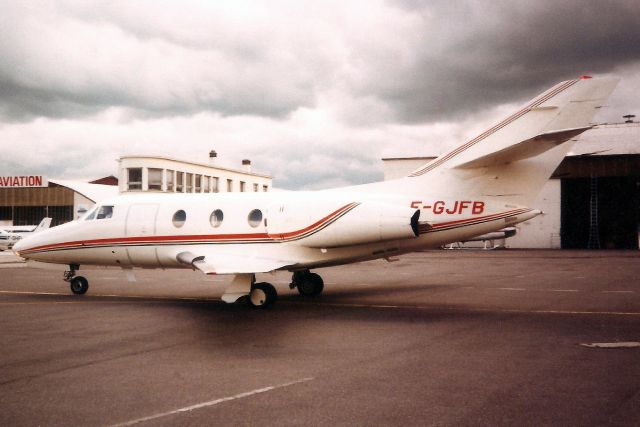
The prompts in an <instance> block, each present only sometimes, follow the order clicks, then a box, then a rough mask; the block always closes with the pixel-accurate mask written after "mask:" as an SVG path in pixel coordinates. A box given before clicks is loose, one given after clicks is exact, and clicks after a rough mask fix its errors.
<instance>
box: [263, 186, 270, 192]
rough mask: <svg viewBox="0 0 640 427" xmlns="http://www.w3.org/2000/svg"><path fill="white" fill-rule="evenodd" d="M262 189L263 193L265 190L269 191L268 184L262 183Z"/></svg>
mask: <svg viewBox="0 0 640 427" xmlns="http://www.w3.org/2000/svg"><path fill="white" fill-rule="evenodd" d="M262 191H264V192H265V193H266V192H267V191H269V186H268V185H263V186H262Z"/></svg>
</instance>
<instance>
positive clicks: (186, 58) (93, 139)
mask: <svg viewBox="0 0 640 427" xmlns="http://www.w3.org/2000/svg"><path fill="white" fill-rule="evenodd" d="M0 11H1V13H0V147H1V151H0V153H1V157H0V166H1V167H2V172H0V175H9V174H27V173H29V174H44V175H46V176H48V177H52V178H53V177H57V178H67V179H71V178H78V179H89V178H98V177H102V176H105V175H110V174H115V173H116V171H117V164H116V162H115V159H117V158H118V157H119V156H121V155H126V154H159V155H168V156H171V157H178V158H182V159H188V160H195V161H202V162H206V161H207V155H208V152H209V150H211V149H215V150H216V151H217V152H218V154H219V156H220V159H221V163H225V164H227V165H229V166H233V167H239V165H240V161H241V160H242V159H243V158H249V159H251V160H252V161H253V165H254V170H256V171H259V172H265V173H270V174H271V175H273V176H274V178H275V181H274V184H275V185H276V186H278V187H281V188H289V189H301V188H306V189H316V188H327V187H331V186H337V185H342V184H351V183H363V182H370V181H374V180H377V179H381V177H382V164H381V161H380V158H382V157H395V156H421V155H432V154H439V153H440V152H442V151H443V150H445V149H447V148H450V147H451V146H452V145H455V144H458V143H461V142H464V140H465V138H468V137H471V136H473V135H474V134H476V133H478V132H480V131H482V130H483V129H484V128H486V127H487V126H488V125H490V124H491V122H493V121H495V120H497V119H499V118H500V117H501V116H504V115H505V114H508V113H509V112H510V110H512V109H514V108H516V107H517V106H518V105H519V104H522V103H523V102H525V101H526V100H528V99H530V98H532V97H534V96H535V95H536V94H538V93H539V92H541V91H543V90H544V89H546V88H547V87H549V86H551V85H553V84H555V83H557V82H559V81H561V80H566V79H570V78H575V77H577V76H580V75H583V74H589V75H594V76H599V75H616V76H619V77H621V78H622V81H621V83H620V85H619V86H618V89H617V90H616V92H615V93H614V95H613V96H612V98H611V99H610V105H609V106H608V108H606V109H604V110H603V111H602V112H601V113H600V115H599V116H598V117H597V119H598V120H599V121H603V122H605V121H606V122H616V121H620V120H621V116H622V115H623V114H626V113H636V114H638V116H639V117H640V100H639V95H640V25H638V23H639V22H640V4H639V3H638V1H637V0H628V1H606V0H599V1H591V0H573V1H562V0H550V1H546V0H536V1H501V0H494V1H490V2H488V1H453V0H442V1H439V0H424V1H421V0H406V1H375V0H366V1H344V0H340V1H331V0H327V1H321V2H301V1H295V0H294V1H277V0H269V1H266V0H265V1H241V0H232V1H231V0H230V1H224V0H218V1H214V0H210V1H204V0H202V1H185V0H181V1H158V0H149V1H144V0H136V1H130V0H124V1H103V2H89V1H17V0H15V1H11V0H0Z"/></svg>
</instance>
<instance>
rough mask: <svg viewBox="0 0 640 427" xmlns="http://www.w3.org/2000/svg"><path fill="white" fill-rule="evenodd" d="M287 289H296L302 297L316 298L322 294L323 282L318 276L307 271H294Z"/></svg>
mask: <svg viewBox="0 0 640 427" xmlns="http://www.w3.org/2000/svg"><path fill="white" fill-rule="evenodd" d="M289 288H291V289H293V288H298V292H299V293H300V295H302V296H305V297H316V296H318V295H320V294H321V293H322V290H323V289H324V281H323V280H322V277H320V276H319V275H318V274H316V273H311V272H310V271H309V270H304V271H296V272H294V273H293V277H292V278H291V284H290V285H289Z"/></svg>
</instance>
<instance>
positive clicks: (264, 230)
mask: <svg viewBox="0 0 640 427" xmlns="http://www.w3.org/2000/svg"><path fill="white" fill-rule="evenodd" d="M616 84H617V80H613V79H590V78H586V77H582V78H579V79H575V80H570V81H566V82H562V83H560V84H558V85H556V86H554V87H553V88H551V89H549V90H548V91H546V92H545V93H543V94H541V95H540V96H538V97H536V98H535V99H534V100H532V101H531V102H529V103H527V104H526V105H525V106H523V107H522V108H521V109H519V110H518V111H517V112H515V113H514V114H512V115H511V116H509V117H507V118H506V119H504V120H503V121H501V122H500V123H498V124H496V125H495V126H493V127H492V128H490V129H488V130H487V131H485V132H483V133H482V134H480V135H479V136H477V137H476V138H474V139H472V140H470V141H468V142H466V143H465V144H463V145H461V146H460V147H457V148H456V149H454V150H452V151H450V152H448V153H446V154H444V155H443V156H441V157H439V158H437V159H435V160H433V161H432V162H430V163H428V164H425V165H424V166H422V167H420V168H419V169H417V170H416V171H414V172H413V173H411V174H410V175H409V176H407V177H405V178H401V179H397V180H392V181H385V182H378V183H373V184H366V185H361V186H353V187H346V188H339V189H333V190H324V191H302V192H271V193H217V194H124V195H121V196H119V197H115V198H113V199H109V200H102V201H101V202H100V203H98V204H97V205H96V206H95V207H94V208H93V209H92V210H91V211H89V212H88V213H87V214H86V215H85V216H84V217H83V218H81V219H79V220H77V221H73V222H71V223H68V224H64V225H61V226H58V227H53V228H51V229H49V230H44V231H42V232H40V233H37V234H34V235H33V236H30V237H28V238H25V239H23V240H22V241H20V242H19V243H18V244H16V246H15V247H14V249H15V250H16V251H17V252H19V254H20V255H21V256H23V257H25V258H28V259H32V260H37V261H42V262H47V263H58V264H66V265H69V266H70V268H69V271H68V272H67V273H66V275H65V277H66V279H67V280H68V281H70V282H71V289H72V291H73V292H74V293H77V294H82V293H85V292H86V291H87V288H88V281H87V279H86V278H84V277H81V276H76V271H77V270H78V268H79V266H81V265H108V266H120V267H122V268H124V269H130V268H137V267H141V268H192V269H196V270H199V271H201V272H202V273H204V274H229V275H234V278H233V280H232V281H231V285H230V286H229V287H228V288H227V289H226V291H225V293H224V295H223V300H224V301H226V302H235V301H237V300H239V299H240V298H244V299H246V300H247V301H248V302H249V303H250V304H251V305H252V306H255V307H267V306H269V305H271V304H273V302H274V301H275V300H276V297H277V294H276V290H275V288H274V287H273V286H272V285H270V284H268V283H260V282H256V274H259V273H266V272H271V271H275V270H288V271H290V272H292V273H293V278H292V284H291V286H292V287H295V288H297V289H298V291H299V292H300V294H302V295H306V296H312V295H318V294H320V293H321V292H322V289H323V282H322V279H321V277H320V276H319V275H318V274H316V273H312V272H311V271H310V270H312V269H317V268H320V267H329V266H335V265H340V264H347V263H353V262H359V261H365V260H372V259H376V258H387V259H389V258H390V257H392V256H397V255H401V254H404V253H408V252H412V251H416V250H421V249H426V248H436V247H440V246H442V245H444V244H447V243H452V242H458V241H464V240H467V239H470V238H473V237H474V236H479V235H483V234H486V233H490V232H493V231H497V230H501V229H504V228H505V227H509V226H513V225H514V224H517V223H520V222H522V221H526V220H529V219H531V218H533V217H535V216H536V215H538V214H540V211H538V210H536V209H535V208H534V207H531V203H532V202H533V200H534V199H535V197H536V196H537V194H538V192H539V190H540V189H541V188H542V186H543V185H544V183H545V182H546V180H547V179H548V178H549V176H550V175H551V174H552V173H553V171H554V170H555V168H556V167H557V166H558V165H559V164H560V162H561V161H562V159H563V158H564V157H565V155H566V154H567V152H568V151H569V150H570V149H571V145H572V143H571V142H572V141H574V140H575V138H576V137H577V136H578V135H580V134H581V133H582V132H584V131H585V130H587V129H589V128H590V127H592V126H593V124H592V123H591V120H592V117H593V115H594V114H595V112H596V111H597V109H598V108H599V107H601V106H602V105H603V103H604V101H605V100H606V99H607V98H608V96H609V94H610V93H611V91H612V90H613V89H614V87H615V85H616Z"/></svg>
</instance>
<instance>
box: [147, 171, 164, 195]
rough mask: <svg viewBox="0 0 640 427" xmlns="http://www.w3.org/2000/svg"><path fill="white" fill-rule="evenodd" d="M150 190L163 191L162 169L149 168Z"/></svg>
mask: <svg viewBox="0 0 640 427" xmlns="http://www.w3.org/2000/svg"><path fill="white" fill-rule="evenodd" d="M149 190H162V169H156V168H149Z"/></svg>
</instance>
